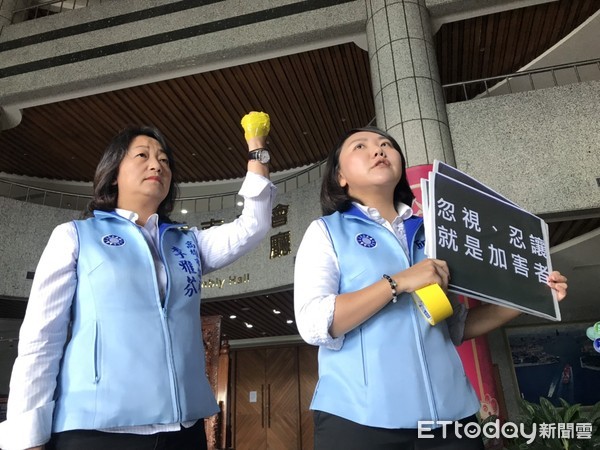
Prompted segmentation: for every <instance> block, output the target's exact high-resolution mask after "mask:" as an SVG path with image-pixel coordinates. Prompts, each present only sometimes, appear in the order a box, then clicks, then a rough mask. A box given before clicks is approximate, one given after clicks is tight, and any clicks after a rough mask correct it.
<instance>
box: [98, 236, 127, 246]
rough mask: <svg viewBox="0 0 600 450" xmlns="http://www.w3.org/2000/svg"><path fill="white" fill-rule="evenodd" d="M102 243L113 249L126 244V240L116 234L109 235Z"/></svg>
mask: <svg viewBox="0 0 600 450" xmlns="http://www.w3.org/2000/svg"><path fill="white" fill-rule="evenodd" d="M102 243H103V244H105V245H110V246H111V247H120V246H121V245H124V244H125V239H123V238H122V237H121V236H117V235H116V234H107V235H106V236H104V237H103V238H102Z"/></svg>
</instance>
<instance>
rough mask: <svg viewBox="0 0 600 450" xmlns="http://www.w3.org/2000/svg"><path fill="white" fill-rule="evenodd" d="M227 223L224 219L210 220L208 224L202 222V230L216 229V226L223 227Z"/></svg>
mask: <svg viewBox="0 0 600 450" xmlns="http://www.w3.org/2000/svg"><path fill="white" fill-rule="evenodd" d="M224 223H225V221H224V220H223V219H210V220H209V221H207V222H201V223H200V228H201V229H202V230H206V229H207V228H210V227H214V226H215V225H223V224H224Z"/></svg>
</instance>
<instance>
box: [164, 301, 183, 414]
mask: <svg viewBox="0 0 600 450" xmlns="http://www.w3.org/2000/svg"><path fill="white" fill-rule="evenodd" d="M160 312H161V317H162V323H163V333H164V336H165V341H166V342H165V344H166V348H167V361H168V364H169V374H170V375H171V380H170V381H171V394H172V396H173V397H172V398H173V413H174V414H175V419H176V421H177V422H180V421H181V407H180V405H179V389H178V388H177V383H176V381H175V380H176V379H177V376H176V375H177V374H176V372H175V361H174V360H173V342H172V341H171V333H169V324H168V321H167V318H168V315H167V310H166V309H165V308H161V309H160Z"/></svg>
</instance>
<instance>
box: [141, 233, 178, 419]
mask: <svg viewBox="0 0 600 450" xmlns="http://www.w3.org/2000/svg"><path fill="white" fill-rule="evenodd" d="M135 228H136V229H137V231H138V233H140V236H141V237H142V239H143V240H144V243H145V244H146V247H147V253H148V257H149V258H150V263H151V264H152V268H153V269H154V289H155V292H156V296H157V306H158V309H159V311H160V317H161V323H162V329H163V337H164V342H165V350H166V353H167V354H166V357H167V364H168V365H169V378H170V380H169V381H170V384H171V398H172V400H173V401H172V406H173V415H174V416H175V417H174V418H175V421H176V422H180V421H181V407H180V405H179V391H178V389H177V382H176V380H177V376H176V373H175V361H174V360H173V342H172V341H171V333H170V332H169V323H168V321H167V318H168V315H167V304H168V301H167V299H168V298H169V295H168V294H169V270H168V267H169V266H168V265H167V264H166V262H165V260H164V258H163V252H162V237H163V234H161V233H160V231H159V239H158V248H157V251H158V256H159V257H160V259H161V261H162V263H163V264H164V265H165V274H166V276H167V286H166V289H165V304H164V305H162V299H161V298H160V289H159V287H158V276H157V274H156V266H155V265H154V258H153V257H152V252H151V251H150V248H149V247H148V246H149V245H150V244H149V243H148V242H147V241H146V238H145V237H144V234H143V233H142V231H141V230H140V229H139V228H138V227H135ZM159 230H160V229H159Z"/></svg>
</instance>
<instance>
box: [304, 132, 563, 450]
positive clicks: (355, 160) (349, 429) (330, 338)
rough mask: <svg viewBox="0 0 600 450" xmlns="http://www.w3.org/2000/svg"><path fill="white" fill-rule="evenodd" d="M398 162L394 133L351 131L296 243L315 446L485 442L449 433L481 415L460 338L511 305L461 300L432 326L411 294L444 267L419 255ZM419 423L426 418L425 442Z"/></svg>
mask: <svg viewBox="0 0 600 450" xmlns="http://www.w3.org/2000/svg"><path fill="white" fill-rule="evenodd" d="M405 169H406V165H405V161H404V157H403V156H402V152H401V149H400V146H399V145H398V143H397V142H396V141H395V140H394V139H393V138H392V137H391V136H390V135H388V134H387V133H385V132H383V131H381V130H379V129H376V128H370V127H369V128H361V129H354V130H351V131H349V132H348V133H347V134H346V135H344V136H343V137H342V139H341V141H340V143H339V145H338V146H337V147H336V148H335V149H334V150H333V151H332V152H331V154H330V155H329V159H328V161H327V168H326V171H325V175H324V178H323V185H322V190H321V207H322V210H323V217H321V218H320V219H318V220H315V221H313V222H312V223H311V224H310V225H309V227H308V228H307V231H306V233H305V235H304V238H303V240H302V242H301V244H300V247H299V249H298V253H297V256H296V264H295V274H294V286H295V288H294V303H295V312H296V323H297V326H298V330H299V331H300V334H301V335H302V337H303V339H304V340H305V341H306V342H308V343H310V344H313V345H318V346H319V381H318V384H317V387H316V389H315V393H314V397H313V401H312V404H311V409H313V410H314V420H315V450H336V449H344V450H392V449H393V450H396V449H397V450H404V449H407V450H408V449H434V448H435V449H445V450H450V449H452V450H470V449H478V450H479V449H483V442H482V439H481V438H477V439H458V436H456V435H455V433H454V429H455V426H458V427H461V426H464V425H465V424H467V423H469V422H474V421H476V420H477V419H476V416H475V414H476V413H477V411H478V410H479V406H480V405H479V401H478V399H477V396H476V394H475V392H474V390H473V388H472V386H471V384H470V382H469V380H468V379H467V377H466V375H465V372H464V370H463V367H462V363H461V361H460V358H459V356H458V353H457V351H456V349H455V345H458V344H460V343H461V342H462V341H463V340H465V339H470V338H473V337H476V336H479V335H481V334H484V333H487V332H488V331H490V330H492V329H494V328H496V327H499V326H500V325H502V324H504V323H506V322H507V321H508V320H510V319H512V318H514V317H516V316H517V315H518V312H516V311H515V310H513V309H508V308H503V307H500V306H496V305H491V304H486V305H482V306H480V307H477V308H473V309H471V310H469V311H468V312H467V310H466V309H465V308H464V307H462V305H460V304H458V302H456V304H455V305H454V311H455V312H454V314H453V315H452V316H451V317H450V318H448V319H447V320H445V321H443V322H441V323H438V324H437V325H436V326H431V325H429V322H427V321H426V320H425V319H424V318H423V317H422V315H421V313H420V311H418V309H417V308H416V307H415V304H414V302H413V301H412V300H411V297H410V293H411V292H414V291H415V290H417V289H420V288H422V287H425V286H428V285H431V284H435V283H437V284H439V285H440V286H441V287H442V288H443V289H446V287H447V285H448V278H449V270H448V266H447V265H446V263H445V262H444V261H442V260H437V259H427V258H426V257H425V255H424V252H423V249H424V239H425V238H424V233H423V227H422V219H420V218H417V217H415V216H413V214H412V210H411V208H410V206H411V204H412V201H413V199H414V196H413V193H412V191H411V189H410V187H409V184H408V182H407V178H406V172H405ZM548 284H549V286H550V287H551V288H553V289H555V290H556V291H557V297H558V299H559V300H562V298H564V297H565V295H566V289H567V285H566V279H565V277H564V276H562V275H560V274H559V273H558V272H553V273H552V274H551V275H550V277H549V281H548ZM419 421H429V424H428V425H427V426H426V427H424V428H423V430H422V435H428V437H427V438H425V437H421V438H420V437H419V427H418V422H419ZM431 421H433V422H436V424H434V425H431ZM441 421H446V428H444V427H440V426H439V425H440V423H441ZM432 428H435V429H432ZM444 430H446V433H444Z"/></svg>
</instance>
